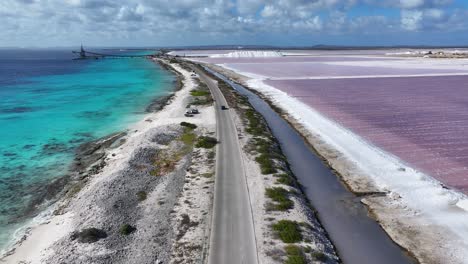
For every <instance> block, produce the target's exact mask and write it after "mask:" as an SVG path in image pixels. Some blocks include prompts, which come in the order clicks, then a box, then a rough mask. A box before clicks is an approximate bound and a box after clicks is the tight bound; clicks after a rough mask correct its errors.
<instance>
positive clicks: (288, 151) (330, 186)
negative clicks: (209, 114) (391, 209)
mask: <svg viewBox="0 0 468 264" xmlns="http://www.w3.org/2000/svg"><path fill="white" fill-rule="evenodd" d="M207 70H208V71H210V72H211V73H213V74H215V75H216V76H218V77H219V78H221V79H223V80H224V81H226V82H227V83H228V84H230V85H231V86H232V87H233V88H234V89H235V90H237V91H238V92H239V93H241V94H243V95H245V96H247V97H248V99H249V101H250V103H251V104H252V106H253V107H254V108H255V110H257V111H258V112H259V113H260V114H262V115H263V117H264V118H265V120H266V122H267V123H268V126H269V127H270V129H271V130H272V133H273V135H274V136H275V137H276V138H277V139H278V141H279V143H280V145H281V148H282V150H283V153H284V155H285V156H286V158H287V159H288V162H289V164H290V166H291V170H292V171H293V173H294V174H295V175H296V177H297V179H298V180H299V182H300V183H301V184H302V185H303V187H304V191H305V194H306V195H307V197H308V199H309V200H310V202H311V203H312V205H313V206H314V207H315V209H316V210H317V212H318V217H319V219H320V221H321V222H322V224H323V226H324V228H325V229H326V231H327V232H328V234H329V236H330V238H331V240H332V242H333V244H334V245H335V247H336V248H337V251H338V254H339V256H340V258H341V259H342V261H343V263H345V264H405V263H416V261H414V260H413V259H412V258H410V257H409V256H407V255H406V253H405V252H404V250H402V249H401V248H400V247H399V246H398V245H396V244H395V243H394V242H393V241H392V240H391V239H390V238H389V237H388V235H387V234H386V233H385V231H384V230H383V229H382V228H381V227H380V226H379V225H378V224H377V222H376V221H375V220H373V219H372V218H370V217H369V216H368V210H367V208H366V207H365V206H364V205H363V204H361V203H360V201H359V200H360V199H359V198H358V197H357V196H356V195H354V194H353V193H351V192H350V191H349V190H348V189H347V188H346V187H345V186H344V185H343V183H342V182H341V180H339V178H338V176H337V175H335V174H334V173H333V172H332V171H331V170H330V169H329V168H328V167H327V166H326V165H325V164H324V163H323V162H322V160H321V159H320V158H319V157H318V156H317V154H316V153H315V152H314V150H312V149H311V148H310V147H309V146H308V145H307V143H306V142H304V139H303V138H302V137H301V136H300V135H299V134H298V133H297V132H296V130H294V129H293V128H292V127H291V126H290V125H289V124H288V123H287V122H286V121H285V120H284V119H283V118H282V117H281V116H279V115H278V114H277V113H276V112H275V111H274V110H273V109H272V108H271V107H270V106H269V105H268V104H267V103H266V102H265V101H263V100H262V99H261V98H260V97H259V96H257V95H256V94H254V93H252V92H250V91H249V90H247V89H246V88H244V87H242V86H241V85H238V84H236V83H233V82H231V81H230V80H228V79H227V78H225V77H224V76H222V75H220V74H218V73H216V72H213V71H211V70H210V69H207Z"/></svg>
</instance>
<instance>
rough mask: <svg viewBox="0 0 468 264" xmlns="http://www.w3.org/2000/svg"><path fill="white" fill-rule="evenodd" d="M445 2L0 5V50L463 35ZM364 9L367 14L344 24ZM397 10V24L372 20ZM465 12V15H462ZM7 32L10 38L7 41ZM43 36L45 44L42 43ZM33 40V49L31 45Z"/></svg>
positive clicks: (216, 0) (162, 0) (37, 0)
mask: <svg viewBox="0 0 468 264" xmlns="http://www.w3.org/2000/svg"><path fill="white" fill-rule="evenodd" d="M451 3H452V1H451V0H171V1H168V0H1V1H0V40H2V42H1V43H0V45H5V43H15V42H16V43H18V42H28V41H29V42H31V43H36V42H41V41H42V42H45V41H48V42H49V43H52V42H54V43H55V42H57V43H62V44H64V45H68V44H73V42H74V41H76V40H77V39H78V40H80V39H81V40H83V41H86V40H87V39H90V40H92V41H93V42H96V43H101V42H103V41H104V40H106V41H107V40H112V39H113V38H119V37H122V38H130V37H133V38H137V39H147V40H148V39H149V40H155V41H160V43H162V42H163V41H165V40H167V41H168V42H170V40H172V39H177V40H178V41H179V40H180V39H184V38H185V39H187V40H186V41H187V43H186V44H189V42H191V41H193V39H194V38H197V39H203V37H209V38H212V39H216V40H224V39H229V38H231V37H232V36H239V38H242V36H245V37H246V38H247V37H255V36H259V35H265V34H268V35H277V36H280V35H282V34H285V33H294V34H297V35H308V34H314V33H317V32H320V33H321V34H322V35H324V34H328V35H334V36H339V35H343V34H357V35H359V34H363V32H366V33H368V32H370V33H372V32H374V33H376V34H377V33H385V32H386V31H387V30H391V31H395V30H400V31H423V30H433V31H434V30H439V31H441V30H442V29H444V30H465V29H466V27H467V25H468V21H466V19H465V18H466V12H464V11H463V10H455V9H453V8H452V9H448V8H446V7H447V6H449V5H451ZM362 4H367V5H370V6H372V7H374V8H373V9H374V10H375V12H369V14H361V15H359V16H355V15H353V16H349V15H348V14H349V13H348V11H349V10H350V8H359V5H362ZM389 7H390V8H400V9H401V17H400V18H394V17H385V16H384V14H385V12H383V13H382V15H379V14H378V13H379V10H380V9H382V8H389ZM465 11H466V10H465ZM12 32H13V33H12ZM44 36H47V38H45V37H44ZM38 40H39V41H38Z"/></svg>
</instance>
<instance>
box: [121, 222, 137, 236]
mask: <svg viewBox="0 0 468 264" xmlns="http://www.w3.org/2000/svg"><path fill="white" fill-rule="evenodd" d="M135 231H136V228H135V227H134V226H131V225H129V224H123V225H122V226H121V227H120V229H119V233H120V234H121V235H124V236H128V235H130V234H131V233H133V232H135Z"/></svg>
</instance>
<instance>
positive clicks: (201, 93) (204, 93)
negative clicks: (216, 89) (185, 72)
mask: <svg viewBox="0 0 468 264" xmlns="http://www.w3.org/2000/svg"><path fill="white" fill-rule="evenodd" d="M190 95H192V96H208V95H210V92H209V91H204V90H192V91H190Z"/></svg>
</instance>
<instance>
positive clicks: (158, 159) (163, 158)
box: [150, 152, 182, 176]
mask: <svg viewBox="0 0 468 264" xmlns="http://www.w3.org/2000/svg"><path fill="white" fill-rule="evenodd" d="M181 158H182V155H172V154H170V153H166V152H161V153H158V154H157V155H156V156H155V158H154V159H155V160H154V163H153V165H154V167H155V168H154V169H153V170H151V171H150V174H151V175H153V176H163V175H166V174H168V173H170V172H172V171H174V169H175V167H176V165H177V163H178V162H179V161H180V159H181Z"/></svg>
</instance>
